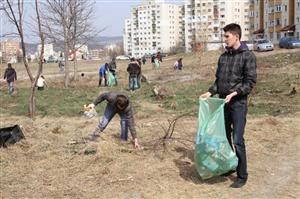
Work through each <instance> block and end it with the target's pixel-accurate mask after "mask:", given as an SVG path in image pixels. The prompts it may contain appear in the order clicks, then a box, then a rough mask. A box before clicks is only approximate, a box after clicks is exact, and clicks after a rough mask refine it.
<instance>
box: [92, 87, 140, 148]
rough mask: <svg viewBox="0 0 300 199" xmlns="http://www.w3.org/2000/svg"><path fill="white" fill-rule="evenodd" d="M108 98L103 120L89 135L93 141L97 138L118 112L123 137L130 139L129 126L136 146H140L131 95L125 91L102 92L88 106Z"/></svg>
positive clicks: (93, 105)
mask: <svg viewBox="0 0 300 199" xmlns="http://www.w3.org/2000/svg"><path fill="white" fill-rule="evenodd" d="M104 100H106V101H107V105H106V108H105V111H104V116H103V118H102V120H101V122H100V123H99V124H98V126H97V127H96V129H95V131H94V132H93V133H92V134H90V135H89V139H90V140H91V141H94V140H96V138H97V137H98V136H99V134H100V133H101V132H102V131H103V130H104V129H105V128H106V126H107V125H108V123H109V122H110V120H111V119H112V118H113V117H114V116H115V114H116V113H117V114H118V115H119V116H120V118H121V121H120V124H121V139H122V140H125V141H127V139H128V128H129V130H130V133H131V136H132V140H133V144H134V148H139V144H138V141H137V137H136V130H135V124H134V119H133V112H132V108H131V103H130V100H129V97H128V95H127V94H126V93H123V92H107V93H103V94H101V95H100V96H99V97H97V98H96V100H95V101H94V103H93V104H89V105H88V107H90V108H94V107H95V106H96V105H98V104H100V103H101V102H102V101H104Z"/></svg>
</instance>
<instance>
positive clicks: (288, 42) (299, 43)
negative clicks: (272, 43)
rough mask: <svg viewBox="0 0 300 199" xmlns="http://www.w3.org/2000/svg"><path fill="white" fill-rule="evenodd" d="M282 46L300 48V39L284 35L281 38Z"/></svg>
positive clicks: (280, 45) (280, 43) (280, 44)
mask: <svg viewBox="0 0 300 199" xmlns="http://www.w3.org/2000/svg"><path fill="white" fill-rule="evenodd" d="M279 47H280V48H300V39H296V38H289V37H283V38H281V39H280V40H279Z"/></svg>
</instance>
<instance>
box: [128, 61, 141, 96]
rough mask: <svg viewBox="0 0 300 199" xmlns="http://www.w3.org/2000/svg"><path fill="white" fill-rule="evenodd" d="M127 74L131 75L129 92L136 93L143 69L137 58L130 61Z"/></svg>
mask: <svg viewBox="0 0 300 199" xmlns="http://www.w3.org/2000/svg"><path fill="white" fill-rule="evenodd" d="M127 72H128V73H129V90H132V91H134V90H135V89H138V88H139V85H140V84H139V77H140V74H141V67H140V65H139V62H137V61H136V60H135V58H131V59H130V63H129V64H128V67H127Z"/></svg>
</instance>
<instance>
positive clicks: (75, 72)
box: [73, 53, 78, 82]
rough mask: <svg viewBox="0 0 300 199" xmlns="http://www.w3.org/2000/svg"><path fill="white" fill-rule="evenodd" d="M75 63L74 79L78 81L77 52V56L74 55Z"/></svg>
mask: <svg viewBox="0 0 300 199" xmlns="http://www.w3.org/2000/svg"><path fill="white" fill-rule="evenodd" d="M73 62H74V63H73V65H74V81H75V82H76V81H77V79H78V78H77V77H78V76H77V70H78V69H77V58H76V53H75V57H74V61H73Z"/></svg>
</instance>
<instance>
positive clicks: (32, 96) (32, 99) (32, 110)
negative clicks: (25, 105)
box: [29, 81, 36, 118]
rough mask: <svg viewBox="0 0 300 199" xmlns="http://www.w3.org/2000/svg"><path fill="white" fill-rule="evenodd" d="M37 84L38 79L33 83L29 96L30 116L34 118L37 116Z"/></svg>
mask: <svg viewBox="0 0 300 199" xmlns="http://www.w3.org/2000/svg"><path fill="white" fill-rule="evenodd" d="M35 85H36V81H34V83H33V84H32V85H31V93H30V97H29V117H30V118H33V117H34V116H35Z"/></svg>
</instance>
